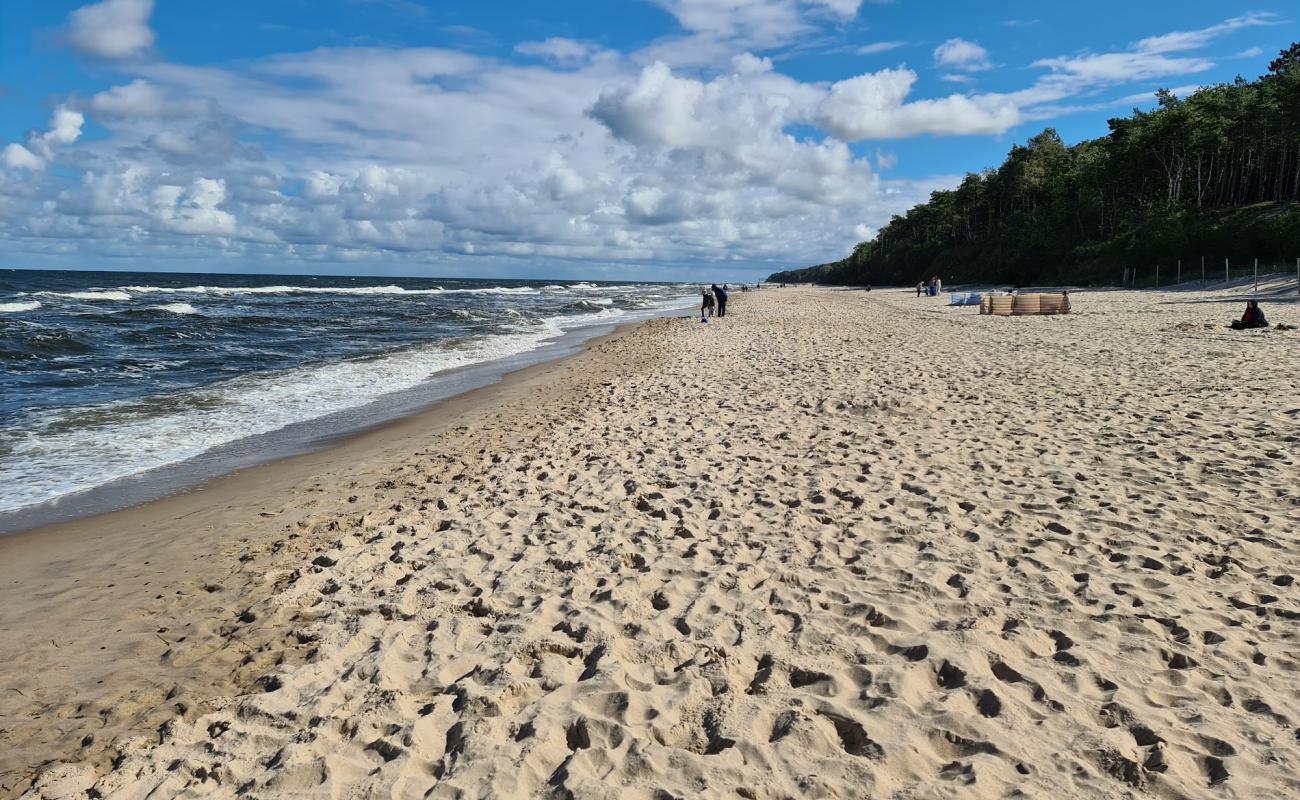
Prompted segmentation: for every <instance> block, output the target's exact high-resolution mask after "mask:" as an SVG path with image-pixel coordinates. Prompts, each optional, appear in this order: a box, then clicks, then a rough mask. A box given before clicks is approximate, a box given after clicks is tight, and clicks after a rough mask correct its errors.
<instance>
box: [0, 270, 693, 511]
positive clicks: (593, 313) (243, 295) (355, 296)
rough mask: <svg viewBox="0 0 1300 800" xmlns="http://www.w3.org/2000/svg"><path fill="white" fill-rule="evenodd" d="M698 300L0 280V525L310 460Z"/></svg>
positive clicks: (588, 288) (278, 281)
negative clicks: (315, 450) (168, 476)
mask: <svg viewBox="0 0 1300 800" xmlns="http://www.w3.org/2000/svg"><path fill="white" fill-rule="evenodd" d="M694 292H695V290H694V288H693V287H690V286H684V285H675V284H656V283H607V282H588V281H581V282H575V281H567V282H561V281H535V280H458V279H457V280H452V279H433V278H430V279H423V278H418V279H417V278H360V277H358V278H348V277H302V276H293V277H290V276H279V275H264V276H253V275H200V274H175V273H166V274H164V273H152V272H148V273H146V272H140V273H131V272H80V271H77V272H73V271H29V270H0V517H3V518H4V519H7V520H9V521H10V522H9V524H8V525H7V526H6V525H5V524H3V522H0V530H3V529H5V527H8V528H10V529H12V528H14V527H16V525H15V523H13V520H14V519H15V518H18V519H19V521H20V522H22V521H24V520H25V521H28V522H31V521H41V522H44V521H49V520H51V519H58V518H61V517H66V516H69V515H70V513H64V514H58V513H55V514H54V515H53V516H51V515H49V514H46V515H45V516H44V517H41V515H36V516H32V515H27V516H23V515H22V513H21V512H22V511H23V510H24V509H33V508H39V507H44V508H46V509H47V510H48V509H50V508H54V509H58V508H60V507H68V508H71V509H75V510H76V511H77V512H79V513H89V512H93V511H100V510H107V508H111V507H113V506H115V505H121V504H122V503H123V502H125V501H126V500H128V499H130V500H141V499H148V498H149V497H151V496H154V495H158V494H159V493H160V490H159V487H161V488H162V489H177V488H182V485H183V484H184V483H186V482H187V481H188V482H193V481H197V480H201V479H203V478H206V477H211V476H212V475H214V474H217V473H220V472H222V471H228V470H229V469H233V468H237V467H238V466H242V465H244V464H248V463H255V462H257V461H262V460H269V459H270V458H271V457H274V456H276V455H279V454H283V453H288V452H302V451H305V450H307V449H310V446H312V445H317V444H321V443H323V442H326V441H328V440H331V439H333V438H337V437H338V436H340V435H342V434H346V433H348V432H349V431H352V430H356V429H359V428H364V427H368V426H373V425H374V424H376V423H377V422H382V421H384V420H387V419H392V418H395V417H397V416H400V415H402V414H405V413H410V412H411V411H413V410H416V409H417V408H419V407H421V406H427V405H429V404H431V403H432V402H436V401H437V400H439V399H442V398H445V397H447V396H449V395H451V394H454V393H457V392H458V391H463V390H466V389H469V388H474V386H478V385H485V384H486V383H490V382H491V381H492V380H495V379H496V378H498V377H499V376H500V374H501V373H502V372H503V371H505V370H506V369H513V368H517V367H519V366H524V365H527V364H528V363H533V362H536V361H539V360H543V359H544V358H547V357H555V356H558V355H563V354H564V353H566V352H571V351H573V350H575V349H577V347H579V346H580V343H581V341H582V340H584V339H585V338H590V337H591V336H595V335H599V334H601V333H603V332H606V331H608V330H610V329H612V327H614V326H616V325H618V324H621V323H623V322H630V321H635V320H638V319H645V318H649V317H652V316H656V315H664V314H668V313H672V312H673V311H674V310H676V309H683V308H686V307H687V306H688V305H692V304H693V303H694V302H696V297H695V294H694ZM467 375H472V376H473V377H472V379H471V378H468V377H466V376H467ZM214 454H217V455H214ZM195 461H200V462H203V466H202V468H201V469H190V470H189V471H188V472H187V473H186V474H187V476H188V477H187V478H185V479H184V480H179V481H177V480H172V481H166V480H163V481H151V482H150V481H145V482H144V484H148V485H149V486H152V489H142V488H141V487H142V485H144V484H142V483H141V481H140V480H139V476H142V475H155V476H156V475H158V474H163V473H166V472H168V471H172V472H177V471H178V470H176V469H174V467H175V466H176V465H183V464H187V463H191V462H195ZM169 467H171V468H173V469H171V470H169V469H168V468H169ZM180 472H184V470H180ZM133 479H134V480H133ZM115 486H116V487H118V488H121V489H122V491H114V487H115ZM87 494H91V495H94V497H95V498H96V500H95V502H93V503H87V502H84V498H83V501H82V502H74V500H75V498H78V497H79V496H84V495H87ZM38 517H39V519H38ZM17 527H21V525H18V526H17Z"/></svg>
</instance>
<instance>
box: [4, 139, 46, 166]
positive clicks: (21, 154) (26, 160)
mask: <svg viewBox="0 0 1300 800" xmlns="http://www.w3.org/2000/svg"><path fill="white" fill-rule="evenodd" d="M0 158H2V159H3V160H4V165H5V166H6V167H10V168H12V169H27V170H35V169H41V168H43V167H44V166H45V160H44V159H42V158H41V157H40V156H38V155H36V154H35V153H33V152H32V151H31V150H28V149H27V148H26V147H23V146H22V145H20V144H18V143H17V142H14V143H11V144H8V145H5V149H4V151H3V152H2V153H0Z"/></svg>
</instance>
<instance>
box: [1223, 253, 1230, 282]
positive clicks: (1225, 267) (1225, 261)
mask: <svg viewBox="0 0 1300 800" xmlns="http://www.w3.org/2000/svg"><path fill="white" fill-rule="evenodd" d="M1231 282H1232V278H1230V277H1228V259H1226V258H1225V259H1223V288H1225V289H1227V288H1228V284H1229V283H1231Z"/></svg>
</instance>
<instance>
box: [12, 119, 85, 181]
mask: <svg viewBox="0 0 1300 800" xmlns="http://www.w3.org/2000/svg"><path fill="white" fill-rule="evenodd" d="M85 121H86V118H85V116H83V115H82V114H81V113H80V112H78V111H74V110H72V109H70V108H68V107H67V106H66V105H60V106H58V107H57V108H55V109H54V113H53V114H52V115H51V116H50V126H49V128H48V129H46V130H45V131H43V132H42V131H32V132H31V133H29V134H27V141H26V144H25V145H22V144H18V143H16V142H15V143H12V144H9V145H7V146H6V147H5V148H4V151H3V153H0V159H3V161H4V164H5V166H7V167H11V168H14V169H24V170H38V169H44V167H45V165H46V163H47V162H48V161H49V160H50V159H52V158H54V151H55V148H56V147H57V146H60V145H67V144H72V143H73V142H75V141H77V139H79V138H81V126H82V125H83V124H84V123H85Z"/></svg>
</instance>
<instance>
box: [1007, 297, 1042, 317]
mask: <svg viewBox="0 0 1300 800" xmlns="http://www.w3.org/2000/svg"><path fill="white" fill-rule="evenodd" d="M1011 313H1012V314H1014V315H1015V316H1017V317H1025V316H1032V315H1035V314H1041V313H1043V302H1042V299H1041V297H1040V295H1037V294H1018V295H1016V297H1015V301H1014V302H1013V303H1012V305H1011Z"/></svg>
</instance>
